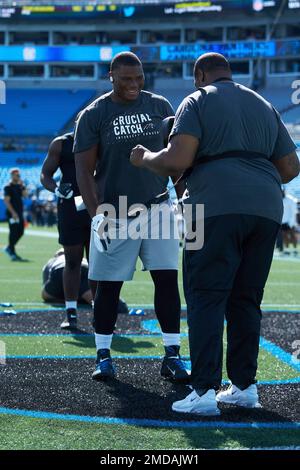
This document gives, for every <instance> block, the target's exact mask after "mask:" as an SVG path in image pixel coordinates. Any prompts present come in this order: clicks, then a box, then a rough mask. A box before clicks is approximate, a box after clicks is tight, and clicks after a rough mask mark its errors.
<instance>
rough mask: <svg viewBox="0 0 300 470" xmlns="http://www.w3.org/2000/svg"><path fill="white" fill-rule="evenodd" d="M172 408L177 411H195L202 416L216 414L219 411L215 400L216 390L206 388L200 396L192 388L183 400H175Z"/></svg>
mask: <svg viewBox="0 0 300 470" xmlns="http://www.w3.org/2000/svg"><path fill="white" fill-rule="evenodd" d="M172 410H173V411H178V413H195V414H197V415H204V416H217V415H219V414H220V413H221V412H220V410H219V408H218V405H217V402H216V392H215V390H213V389H210V390H208V391H207V392H206V393H205V394H204V395H202V396H201V397H200V396H199V395H198V393H197V392H196V391H195V390H193V391H192V393H190V394H189V395H188V396H187V397H185V398H184V399H183V400H180V401H175V402H174V403H173V405H172Z"/></svg>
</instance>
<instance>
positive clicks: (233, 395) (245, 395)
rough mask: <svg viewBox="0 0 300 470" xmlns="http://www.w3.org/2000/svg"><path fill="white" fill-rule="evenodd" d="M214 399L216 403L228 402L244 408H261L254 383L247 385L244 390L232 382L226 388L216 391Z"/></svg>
mask: <svg viewBox="0 0 300 470" xmlns="http://www.w3.org/2000/svg"><path fill="white" fill-rule="evenodd" d="M216 400H217V402H218V403H228V404H229V405H237V406H242V407H244V408H262V406H261V404H260V403H259V402H258V393H257V387H256V385H255V384H252V385H249V387H248V388H245V390H240V389H239V388H238V387H236V386H235V385H233V384H232V385H230V387H229V388H227V390H224V391H222V392H219V393H217V396H216Z"/></svg>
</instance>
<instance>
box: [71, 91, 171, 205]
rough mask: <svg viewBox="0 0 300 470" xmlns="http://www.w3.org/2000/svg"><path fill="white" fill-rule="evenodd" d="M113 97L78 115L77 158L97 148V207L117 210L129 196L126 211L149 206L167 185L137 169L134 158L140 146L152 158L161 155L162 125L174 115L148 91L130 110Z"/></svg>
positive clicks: (131, 105)
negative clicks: (139, 205)
mask: <svg viewBox="0 0 300 470" xmlns="http://www.w3.org/2000/svg"><path fill="white" fill-rule="evenodd" d="M110 95H111V93H107V94H105V95H102V96H101V97H100V98H98V99H96V100H95V101H94V102H93V103H92V104H90V105H89V106H88V107H87V108H85V110H84V111H83V112H82V114H81V115H80V118H79V120H78V122H77V125H76V131H75V137H74V152H83V151H85V150H88V149H89V148H91V147H92V146H94V145H96V144H98V145H99V156H98V161H97V166H96V174H95V180H96V185H97V191H98V199H99V201H98V202H99V204H101V203H109V204H112V205H113V206H114V207H115V208H117V207H118V202H119V200H118V197H119V196H127V198H128V207H130V206H131V205H132V204H136V203H146V202H148V201H149V200H151V199H153V198H154V197H155V196H156V195H157V194H160V193H162V192H163V191H164V190H165V189H166V186H167V183H168V179H167V178H164V177H161V176H158V175H155V174H153V173H152V172H150V171H149V170H146V169H141V168H136V167H134V166H133V165H132V164H131V163H130V160H129V157H130V152H131V150H132V148H133V147H135V146H136V145H137V144H141V145H144V146H145V147H147V148H148V149H150V150H152V151H154V152H157V151H159V150H161V149H162V148H163V147H164V144H163V133H162V120H163V119H164V118H166V117H167V116H172V115H174V111H173V109H172V107H171V105H170V103H169V102H168V101H167V100H166V99H165V98H164V97H162V96H158V95H154V94H153V93H148V92H146V91H142V92H141V93H140V95H139V98H138V99H137V100H135V101H134V102H133V103H129V104H119V103H115V102H113V101H112V99H111V96H110Z"/></svg>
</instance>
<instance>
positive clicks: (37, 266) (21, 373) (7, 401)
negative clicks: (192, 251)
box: [0, 224, 300, 450]
mask: <svg viewBox="0 0 300 470" xmlns="http://www.w3.org/2000/svg"><path fill="white" fill-rule="evenodd" d="M6 241H7V233H6V225H5V224H0V286H1V287H0V289H1V292H0V302H1V303H11V304H12V307H8V309H13V310H15V312H16V314H15V315H9V316H1V314H0V348H1V349H0V356H3V357H2V362H3V364H0V384H1V385H0V449H6V450H7V449H98V450H113V449H116V450H123V449H124V450H125V449H126V450H137V449H143V450H154V449H248V448H292V449H293V448H298V447H299V448H300V412H299V405H298V403H299V384H300V353H299V349H300V333H299V319H300V316H299V315H300V289H299V286H300V257H299V258H293V257H290V258H289V257H286V258H276V257H275V259H274V261H273V265H272V271H271V274H270V277H269V280H268V284H267V287H266V290H265V296H264V300H263V306H262V309H263V311H264V314H263V321H262V336H261V349H260V356H259V370H258V375H257V379H258V386H259V393H260V396H261V403H262V405H263V408H262V409H257V410H245V409H244V410H241V409H237V408H234V407H230V406H222V409H221V411H222V413H221V415H220V416H219V417H218V418H215V417H212V418H199V417H197V416H191V417H190V416H188V417H187V416H184V415H183V416H182V415H181V414H178V413H174V412H172V411H171V404H172V402H173V401H175V400H176V399H181V398H183V397H184V396H185V395H186V394H187V393H188V389H187V388H186V386H183V385H176V386H175V385H174V384H171V383H169V382H165V381H164V380H162V379H161V377H160V375H159V369H160V363H161V360H160V357H161V356H162V354H163V348H162V345H161V340H160V334H159V326H158V323H157V321H156V318H155V314H154V312H153V286H152V282H151V280H150V276H149V274H148V273H145V272H141V271H140V266H139V265H138V269H137V272H136V274H135V278H134V281H133V282H128V283H127V284H126V285H124V287H123V289H122V294H121V295H122V298H124V299H125V300H126V301H127V303H128V304H129V305H130V306H139V307H143V308H144V310H145V315H144V316H129V315H120V316H119V319H118V323H117V328H116V332H115V333H116V334H115V336H114V340H113V345H112V349H113V355H114V357H115V358H116V359H115V361H116V366H117V380H116V381H114V382H113V383H109V382H108V383H95V382H93V381H92V380H91V372H92V370H93V366H94V355H95V351H94V341H93V334H92V327H91V315H92V313H91V311H90V310H89V309H88V308H82V309H81V310H80V312H79V331H78V334H71V333H68V332H64V333H62V332H61V330H60V328H59V325H60V322H61V319H62V318H63V310H62V308H61V306H51V305H50V306H49V305H48V306H47V305H45V304H44V303H43V302H42V300H41V297H40V291H41V271H42V267H43V265H44V264H45V263H46V262H47V261H48V259H49V258H50V257H52V255H53V254H54V252H55V251H56V250H57V249H58V244H57V235H56V230H55V229H42V228H39V229H37V228H33V227H29V229H27V231H26V234H25V236H24V237H23V238H22V239H21V241H20V243H19V245H18V247H17V249H18V253H19V254H20V255H21V256H22V257H23V258H25V261H24V262H11V261H10V260H9V259H8V258H7V257H6V255H5V254H4V253H3V250H2V249H3V248H4V247H5V246H6ZM180 289H181V296H182V305H183V309H182V310H183V311H182V330H181V331H182V348H181V353H182V356H183V357H184V359H185V360H186V361H187V362H188V361H189V350H188V338H187V323H186V312H185V302H184V297H183V293H182V282H181V274H180ZM6 308H7V307H0V312H3V311H4V310H5V309H6ZM4 353H5V358H6V359H5V360H4ZM0 359H1V358H0ZM223 377H224V383H225V382H226V380H227V377H226V372H225V370H224V375H223Z"/></svg>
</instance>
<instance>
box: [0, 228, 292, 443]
mask: <svg viewBox="0 0 300 470" xmlns="http://www.w3.org/2000/svg"><path fill="white" fill-rule="evenodd" d="M3 227H7V225H6V224H0V228H3ZM30 230H43V229H41V228H38V229H35V228H32V227H30ZM44 231H51V232H53V233H55V229H50V230H49V229H46V230H45V229H44ZM6 244H7V234H5V233H1V232H0V286H1V287H0V288H1V293H0V301H2V302H3V301H10V302H12V303H18V304H17V305H16V308H21V307H24V308H29V306H30V305H29V304H31V305H35V304H36V303H39V302H41V298H40V290H41V270H42V266H43V265H44V264H45V263H46V262H47V261H48V259H49V258H50V257H51V256H52V255H53V253H54V252H55V251H56V250H57V249H58V247H59V245H58V243H57V239H54V238H42V237H36V236H35V237H34V236H31V235H29V234H28V232H27V234H25V236H24V237H23V238H22V239H21V240H20V243H19V244H18V252H19V254H20V255H21V256H23V257H24V258H28V259H29V262H28V263H12V262H11V261H10V260H9V259H8V258H7V257H6V255H5V254H4V253H3V252H2V250H1V248H4V247H5V246H6ZM299 285H300V269H299V264H298V263H293V262H291V261H289V260H286V261H274V262H273V265H272V270H271V274H270V277H269V281H268V284H267V286H266V289H265V296H264V303H266V304H272V305H274V304H280V305H286V307H285V309H291V310H292V309H296V310H300V289H299V288H298V286H299ZM181 286H182V283H181V273H180V290H181V295H182V287H181ZM122 296H123V297H124V298H125V299H126V301H127V302H128V303H129V304H152V303H153V287H152V282H151V280H150V278H149V274H148V273H143V272H140V271H137V272H136V274H135V278H134V282H131V283H130V282H128V283H127V284H126V285H125V286H124V287H123V290H122ZM182 300H183V303H184V297H183V295H182ZM44 340H45V338H43V339H41V338H35V347H34V354H37V350H38V349H37V348H39V347H42V348H43V352H42V354H49V353H48V352H46V351H45V349H44V343H43V344H42V345H41V346H39V341H44ZM137 340H138V341H141V339H137ZM5 341H7V337H6V339H5ZM9 341H10V340H9ZM23 341H24V338H23V340H22V341H20V340H19V339H17V338H16V339H15V341H14V344H13V348H14V349H13V350H14V351H15V350H16V348H17V347H19V346H18V344H20V342H23ZM26 341H27V340H26ZM56 341H57V340H56ZM65 341H69V342H71V343H72V342H73V343H74V344H73V345H72V344H65V345H64V346H63V347H64V348H73V349H72V350H73V351H75V350H76V353H77V354H79V353H78V351H80V345H78V344H77V345H76V343H77V340H76V339H74V338H73V340H70V339H68V340H66V339H65ZM122 341H123V345H124V344H125V343H124V340H122ZM143 341H147V342H148V339H143ZM56 344H57V343H56ZM24 345H25V343H24ZM52 346H53V343H52V344H50V345H49V347H52ZM140 346H141V345H139V347H138V354H141V351H142V348H141V347H140ZM10 347H11V346H10V345H9V346H8V353H9V354H10ZM26 347H29V344H27V343H26ZM61 347H62V346H61V345H60V346H59V348H60V350H61ZM89 347H91V350H92V351H94V348H93V346H89ZM133 347H135V345H132V344H131V350H132V348H133ZM152 347H153V346H151V348H152ZM185 347H186V346H184V348H185ZM30 348H32V345H31V346H30ZM119 348H120V346H119ZM127 348H128V343H127ZM81 349H82V350H83V351H85V352H87V350H88V348H83V347H82V345H81ZM144 349H145V350H146V351H147V354H149V348H144ZM68 350H69V349H68ZM129 350H130V348H129ZM157 351H158V350H157ZM183 351H185V349H184V350H183ZM160 352H161V349H159V353H160ZM115 353H116V354H120V352H119V351H118V350H117V349H116V350H115ZM92 354H93V352H92ZM151 354H152V353H151ZM261 358H262V359H261ZM271 362H272V364H273V363H274V358H273V357H272V358H271V357H270V356H269V355H268V353H266V352H264V351H263V350H262V351H261V355H260V366H259V374H261V373H262V372H263V379H264V380H268V379H279V378H281V379H283V378H284V377H287V376H288V377H292V376H294V375H292V374H295V371H294V370H289V367H288V366H286V365H284V364H283V363H282V362H281V361H277V363H276V364H277V365H276V367H273V366H271V365H270V366H268V364H270V363H271ZM265 364H266V368H264V365H265ZM258 378H259V379H260V380H263V379H262V378H260V376H259V377H258ZM112 436H113V438H112ZM299 442H300V431H298V430H297V431H296V430H292V431H288V430H275V429H274V430H272V429H268V430H267V431H266V430H259V429H249V430H247V429H228V428H226V429H217V428H213V429H203V430H202V429H189V430H180V429H155V428H137V427H131V426H113V425H100V424H86V423H75V422H61V421H53V420H51V421H49V420H42V419H33V418H27V417H26V418H25V417H24V418H23V417H14V416H6V415H0V448H1V449H103V450H112V449H148V450H152V449H173V448H177V449H178V448H180V449H199V448H209V449H211V448H218V449H222V448H232V449H234V448H248V447H271V446H296V445H299Z"/></svg>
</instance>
